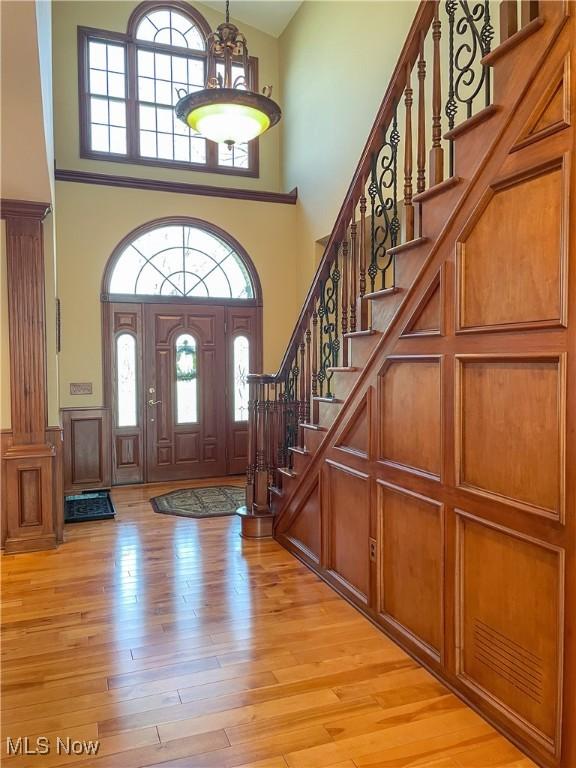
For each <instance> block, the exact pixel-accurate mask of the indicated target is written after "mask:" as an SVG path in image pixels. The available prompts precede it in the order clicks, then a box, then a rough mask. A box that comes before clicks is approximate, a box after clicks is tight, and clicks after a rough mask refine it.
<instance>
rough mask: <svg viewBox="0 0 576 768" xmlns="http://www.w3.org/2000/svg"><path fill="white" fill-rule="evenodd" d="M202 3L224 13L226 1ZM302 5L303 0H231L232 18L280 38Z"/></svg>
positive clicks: (203, 0) (206, 0)
mask: <svg viewBox="0 0 576 768" xmlns="http://www.w3.org/2000/svg"><path fill="white" fill-rule="evenodd" d="M202 2H203V4H204V5H208V6H210V8H214V9H215V10H216V11H221V12H222V13H224V7H225V3H224V0H202ZM301 5H302V0H231V2H230V16H231V17H232V19H235V20H236V21H243V22H244V23H245V24H249V25H250V26H251V27H256V29H260V30H261V31H262V32H267V33H268V34H269V35H272V36H273V37H279V36H280V35H281V34H282V32H283V31H284V29H285V28H286V27H287V26H288V22H289V21H290V19H291V18H292V16H294V14H295V13H296V11H297V10H298V8H300V6H301Z"/></svg>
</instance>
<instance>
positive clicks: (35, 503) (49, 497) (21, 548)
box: [3, 444, 58, 553]
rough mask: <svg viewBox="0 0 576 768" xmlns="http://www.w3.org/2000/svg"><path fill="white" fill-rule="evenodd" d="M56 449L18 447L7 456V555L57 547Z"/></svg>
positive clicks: (5, 546) (6, 453)
mask: <svg viewBox="0 0 576 768" xmlns="http://www.w3.org/2000/svg"><path fill="white" fill-rule="evenodd" d="M54 457H55V449H54V447H53V446H52V445H46V444H45V445H14V446H12V447H10V448H8V449H7V450H6V452H5V454H4V456H3V459H4V461H3V471H4V480H5V484H6V501H7V505H6V506H7V508H6V518H5V525H6V529H5V536H6V538H5V541H4V548H5V550H6V552H7V553H11V552H27V551H31V550H35V549H47V548H50V547H55V546H56V545H57V543H58V537H57V531H56V528H57V518H56V514H55V509H54V481H55V477H54Z"/></svg>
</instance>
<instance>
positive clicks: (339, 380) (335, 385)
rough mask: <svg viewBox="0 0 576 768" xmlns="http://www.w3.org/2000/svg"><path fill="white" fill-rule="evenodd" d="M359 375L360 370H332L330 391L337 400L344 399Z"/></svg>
mask: <svg viewBox="0 0 576 768" xmlns="http://www.w3.org/2000/svg"><path fill="white" fill-rule="evenodd" d="M359 375H360V371H333V372H332V391H333V392H334V394H335V395H336V397H337V398H338V399H339V400H344V398H345V397H347V396H348V395H349V394H350V392H351V391H352V387H353V386H354V384H356V381H357V380H358V376H359Z"/></svg>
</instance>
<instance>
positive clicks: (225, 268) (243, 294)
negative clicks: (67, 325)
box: [110, 129, 254, 299]
mask: <svg viewBox="0 0 576 768" xmlns="http://www.w3.org/2000/svg"><path fill="white" fill-rule="evenodd" d="M118 130H119V129H118ZM146 134H148V135H149V137H150V140H151V141H153V142H154V141H155V140H156V134H155V133H152V132H147V131H141V132H140V135H141V142H142V141H143V138H142V137H143V136H144V135H146ZM162 135H163V134H160V136H162ZM166 138H167V139H169V140H170V141H171V140H172V137H171V136H167V137H166ZM180 138H181V137H176V139H180ZM183 141H187V139H183ZM178 151H181V152H182V153H183V152H184V149H183V148H180V149H179V150H178ZM110 291H111V293H124V294H140V295H147V296H158V295H182V296H213V297H219V298H238V299H248V298H249V299H251V298H253V296H254V291H253V289H252V282H251V279H250V275H249V273H248V271H247V269H246V267H245V265H244V263H243V261H242V259H241V258H240V256H239V255H238V254H237V253H236V252H235V251H234V249H233V248H232V247H231V246H230V245H229V244H228V243H226V242H225V241H224V240H222V239H220V238H219V237H217V236H216V235H213V234H212V233H211V232H208V231H206V230H204V229H200V228H199V227H192V226H186V225H181V224H172V225H168V226H159V227H156V228H155V229H151V230H149V231H148V232H145V233H144V234H142V235H140V236H139V237H137V238H136V239H135V240H134V241H133V243H132V244H130V245H128V246H127V247H126V249H125V250H124V251H123V252H122V253H121V255H120V256H119V257H118V260H117V262H116V265H115V267H114V270H113V273H112V279H111V283H110Z"/></svg>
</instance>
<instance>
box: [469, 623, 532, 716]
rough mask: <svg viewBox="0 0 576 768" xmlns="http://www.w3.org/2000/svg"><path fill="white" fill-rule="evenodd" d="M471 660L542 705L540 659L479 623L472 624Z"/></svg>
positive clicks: (499, 633)
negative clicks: (472, 658) (472, 646)
mask: <svg viewBox="0 0 576 768" xmlns="http://www.w3.org/2000/svg"><path fill="white" fill-rule="evenodd" d="M474 657H475V658H476V660H477V661H479V662H480V663H481V664H484V665H485V666H486V667H488V668H489V669H490V670H491V671H492V672H495V673H496V674H497V675H499V676H500V677H502V678H504V680H506V681H507V682H508V683H510V684H511V685H513V686H514V687H515V688H517V689H518V690H520V691H522V693H524V694H526V696H528V697H530V698H531V699H533V700H534V701H536V702H538V703H539V704H540V703H541V702H542V683H543V678H544V673H543V670H542V659H541V658H540V657H539V656H536V655H535V654H534V653H532V652H531V651H529V650H527V649H526V648H523V647H522V646H521V645H519V644H518V643H517V642H515V641H514V640H511V639H510V638H509V637H506V635H503V634H502V633H501V632H498V631H497V630H495V629H494V628H493V627H490V626H488V624H484V622H482V621H480V620H479V619H475V621H474Z"/></svg>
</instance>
